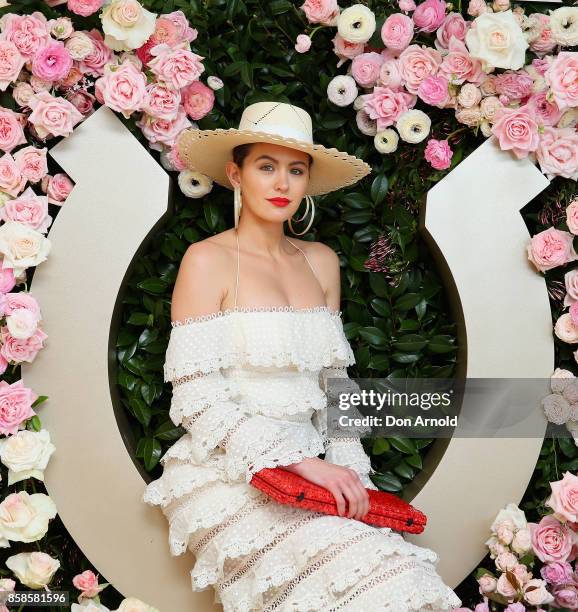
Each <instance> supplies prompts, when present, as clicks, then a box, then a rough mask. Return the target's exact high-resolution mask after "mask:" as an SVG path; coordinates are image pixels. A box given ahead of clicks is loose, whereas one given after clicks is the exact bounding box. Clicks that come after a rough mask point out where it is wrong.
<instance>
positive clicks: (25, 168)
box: [14, 146, 48, 183]
mask: <svg viewBox="0 0 578 612" xmlns="http://www.w3.org/2000/svg"><path fill="white" fill-rule="evenodd" d="M47 151H48V149H46V148H44V149H37V148H36V147H33V146H28V147H24V148H23V149H18V151H16V153H15V154H14V161H15V162H16V165H17V166H18V169H19V170H20V172H21V173H22V175H23V176H25V177H26V178H27V179H28V180H29V181H30V182H31V183H38V181H40V180H42V178H43V177H44V176H45V175H46V174H47V173H48V164H47V162H46V153H47Z"/></svg>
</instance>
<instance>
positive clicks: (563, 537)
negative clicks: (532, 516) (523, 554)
mask: <svg viewBox="0 0 578 612" xmlns="http://www.w3.org/2000/svg"><path fill="white" fill-rule="evenodd" d="M528 527H529V528H530V533H531V534H532V548H533V549H534V552H535V553H536V556H537V557H538V559H540V561H544V562H549V561H566V560H567V559H568V557H569V556H570V552H571V551H572V544H573V541H574V539H573V535H572V532H571V531H570V529H568V527H567V526H566V525H562V524H561V523H560V521H558V520H557V519H556V518H554V517H553V516H552V515H548V516H545V517H543V518H542V520H541V521H540V522H539V523H538V524H536V523H528Z"/></svg>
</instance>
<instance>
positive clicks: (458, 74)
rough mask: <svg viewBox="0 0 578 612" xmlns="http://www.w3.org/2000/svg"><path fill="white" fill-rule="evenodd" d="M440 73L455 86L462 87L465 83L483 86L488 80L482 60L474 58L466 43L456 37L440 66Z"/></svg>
mask: <svg viewBox="0 0 578 612" xmlns="http://www.w3.org/2000/svg"><path fill="white" fill-rule="evenodd" d="M440 73H441V74H443V75H444V76H445V77H446V78H447V79H448V81H450V83H454V84H455V85H461V84H462V83H464V82H465V81H469V82H470V83H474V85H481V83H483V82H484V80H485V79H486V78H487V77H486V73H485V72H484V71H483V70H482V63H481V62H480V60H478V59H476V58H473V57H472V56H471V55H470V53H469V51H468V48H467V47H466V45H465V44H464V42H463V41H461V40H458V39H457V38H455V37H453V38H450V42H449V46H448V53H447V54H446V55H445V56H444V58H443V61H442V63H441V65H440Z"/></svg>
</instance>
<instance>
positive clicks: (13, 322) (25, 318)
mask: <svg viewBox="0 0 578 612" xmlns="http://www.w3.org/2000/svg"><path fill="white" fill-rule="evenodd" d="M6 327H8V331H9V332H10V335H11V336H12V337H13V338H17V339H18V340H26V339H27V338H30V336H33V335H34V332H35V331H36V329H37V328H38V317H37V316H36V315H35V314H34V313H33V312H31V311H30V310H28V309H26V308H16V309H15V310H14V311H13V312H12V314H11V315H10V316H8V317H6Z"/></svg>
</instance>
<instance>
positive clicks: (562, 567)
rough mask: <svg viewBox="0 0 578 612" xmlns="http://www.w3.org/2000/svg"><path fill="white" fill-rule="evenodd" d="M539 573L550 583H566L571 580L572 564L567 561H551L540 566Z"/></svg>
mask: <svg viewBox="0 0 578 612" xmlns="http://www.w3.org/2000/svg"><path fill="white" fill-rule="evenodd" d="M540 575H541V576H542V578H543V579H544V580H545V581H546V582H549V583H550V584H566V583H568V582H571V581H572V566H571V565H570V564H569V563H568V562H567V561H553V562H552V563H546V565H544V566H543V567H542V569H541V570H540Z"/></svg>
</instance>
